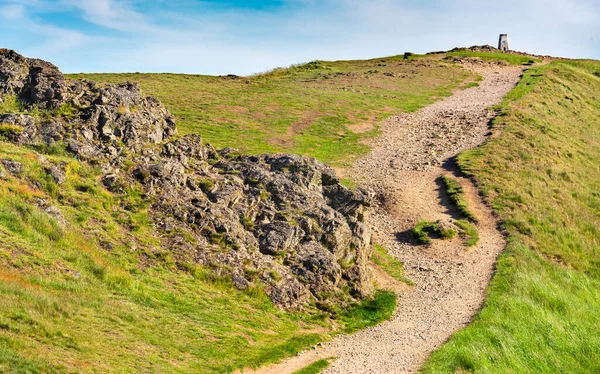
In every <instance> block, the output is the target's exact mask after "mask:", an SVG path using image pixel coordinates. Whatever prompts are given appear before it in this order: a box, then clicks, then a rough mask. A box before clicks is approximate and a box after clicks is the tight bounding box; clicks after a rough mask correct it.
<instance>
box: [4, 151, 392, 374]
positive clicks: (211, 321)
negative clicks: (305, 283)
mask: <svg viewBox="0 0 600 374" xmlns="http://www.w3.org/2000/svg"><path fill="white" fill-rule="evenodd" d="M44 151H48V153H46V154H45V155H44V157H46V158H47V159H48V160H49V161H50V162H52V163H54V164H62V165H65V171H66V176H67V181H66V182H65V183H64V184H62V185H60V186H58V185H56V183H55V182H54V180H53V179H52V178H51V177H50V176H48V175H47V174H46V172H45V171H44V167H43V166H42V164H41V163H40V160H39V158H38V155H37V154H36V153H35V152H33V151H32V150H31V149H28V148H25V147H20V146H16V145H14V144H11V143H8V142H2V141H0V159H11V160H15V161H18V162H21V163H22V164H23V174H22V175H21V176H19V177H18V178H17V177H12V176H9V175H8V174H7V173H6V172H4V173H2V174H3V175H5V179H0V300H2V302H0V371H2V372H11V373H12V372H24V373H25V372H33V373H35V372H40V373H88V372H97V371H102V372H107V373H110V372H133V371H143V372H169V373H190V372H203V373H230V372H232V371H234V370H235V369H239V368H244V367H257V366H260V365H264V364H267V363H270V362H275V361H278V360H281V359H283V358H285V357H289V356H291V355H294V354H295V353H296V352H298V351H300V350H303V349H306V348H308V347H310V346H313V345H315V344H316V343H318V342H320V341H323V340H326V339H328V336H329V335H332V334H335V333H336V332H335V331H333V330H330V331H329V333H327V332H326V331H327V329H331V326H332V325H333V326H335V328H336V331H337V333H339V332H352V331H356V330H357V329H361V328H365V327H367V326H370V325H373V324H376V323H379V322H381V321H383V320H384V319H386V318H389V316H390V315H391V314H392V312H393V310H394V307H395V305H396V303H395V296H393V295H390V294H387V293H385V292H377V293H376V294H375V295H374V298H366V299H364V300H363V301H361V302H360V303H357V304H355V305H353V306H351V307H349V308H348V309H345V310H344V309H339V307H338V308H335V313H334V314H332V315H329V314H326V313H324V312H323V311H321V310H319V309H317V308H316V307H315V306H313V305H309V306H308V307H307V309H306V310H304V311H302V312H296V313H291V312H282V311H280V310H278V309H277V308H276V307H275V306H274V305H273V304H272V303H271V302H270V300H269V299H268V298H267V297H266V296H265V294H264V292H263V290H261V289H250V290H248V291H247V292H240V291H237V290H235V289H234V287H233V286H232V284H231V281H230V280H229V279H228V278H223V277H219V276H217V275H216V274H214V273H212V271H211V270H210V269H206V268H203V267H201V266H197V265H194V264H188V263H179V262H178V260H177V259H176V258H175V257H174V256H173V254H172V253H170V252H169V251H168V250H166V249H163V248H162V247H161V242H160V240H159V239H158V238H157V237H156V236H155V235H154V229H153V226H152V223H151V219H150V217H149V215H148V213H147V207H148V205H149V202H148V201H147V200H145V199H144V197H143V196H144V195H143V193H142V190H141V188H140V187H139V186H135V185H134V186H130V187H128V188H127V193H126V194H123V195H113V194H110V193H108V192H107V191H105V190H104V189H103V188H102V186H101V185H100V183H99V179H100V176H101V171H100V170H99V169H97V168H95V167H93V166H90V165H88V164H85V163H83V162H80V161H78V160H76V159H75V158H73V157H71V156H69V155H68V154H65V153H64V152H63V151H64V149H63V148H61V147H60V146H59V147H57V148H56V149H54V148H48V149H44ZM1 167H2V166H0V168H1ZM34 181H35V183H33V182H34ZM39 198H42V199H45V200H46V201H48V202H49V203H50V204H52V205H55V206H57V207H59V209H60V211H61V212H62V214H63V215H64V218H65V219H66V221H67V222H68V224H67V225H66V226H63V225H62V224H60V223H58V221H57V220H55V219H54V218H52V217H50V216H49V215H48V214H46V213H45V212H44V211H43V210H41V209H40V208H38V207H37V206H36V205H35V201H36V200H37V199H39ZM246 223H247V225H246V227H247V229H252V227H251V223H250V222H246ZM217 239H218V238H215V240H217ZM316 329H318V330H320V331H324V333H323V334H316V333H314V331H315V330H316ZM107 347H110V349H107Z"/></svg>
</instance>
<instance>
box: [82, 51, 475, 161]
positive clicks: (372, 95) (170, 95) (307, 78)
mask: <svg viewBox="0 0 600 374" xmlns="http://www.w3.org/2000/svg"><path fill="white" fill-rule="evenodd" d="M386 74H387V75H386ZM71 77H73V78H87V79H92V80H96V81H100V82H110V83H119V82H123V81H125V80H131V81H136V82H140V83H141V85H142V88H143V89H144V91H145V92H146V93H147V94H150V95H154V96H156V97H158V98H159V99H160V100H162V101H163V102H164V103H165V105H166V106H167V108H169V110H170V111H171V112H172V113H173V114H174V115H175V116H176V119H177V125H178V128H179V131H180V133H182V134H187V133H199V134H201V135H202V136H203V137H204V139H205V140H206V141H207V142H209V143H211V144H213V145H215V146H217V147H219V148H221V147H236V148H239V149H240V150H241V151H243V152H248V153H263V152H279V151H282V152H292V153H300V154H305V155H310V156H313V157H316V158H318V159H319V160H321V161H324V162H328V163H332V164H334V165H336V166H344V165H349V164H350V163H351V162H352V161H353V160H354V159H355V158H356V157H357V156H359V155H361V154H364V153H365V152H366V151H368V148H367V147H366V146H365V145H364V144H363V143H362V140H363V139H365V138H369V137H372V136H374V135H376V134H377V121H378V120H380V119H382V118H385V117H387V116H390V115H392V114H396V113H398V112H400V111H415V110H417V109H419V108H421V107H423V106H425V105H427V104H429V103H431V102H433V101H434V100H435V99H439V98H442V97H444V96H448V95H449V94H450V93H451V90H452V89H453V88H455V87H457V86H459V85H461V84H465V85H466V84H469V83H471V82H472V81H473V79H474V77H472V76H471V75H470V74H469V73H468V72H466V71H465V70H463V69H460V68H456V67H453V66H451V65H449V64H446V63H442V62H439V61H434V60H431V59H411V60H408V61H405V60H403V59H402V57H401V56H395V57H387V58H381V59H374V60H366V61H338V62H326V61H315V62H311V63H308V64H304V65H299V66H295V67H292V68H290V69H275V70H274V71H271V72H268V73H265V74H260V75H256V76H252V77H245V78H230V77H214V76H201V75H178V74H77V75H72V76H71Z"/></svg>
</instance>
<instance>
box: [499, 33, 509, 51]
mask: <svg viewBox="0 0 600 374" xmlns="http://www.w3.org/2000/svg"><path fill="white" fill-rule="evenodd" d="M498 49H499V50H501V51H502V52H508V34H500V38H499V39H498Z"/></svg>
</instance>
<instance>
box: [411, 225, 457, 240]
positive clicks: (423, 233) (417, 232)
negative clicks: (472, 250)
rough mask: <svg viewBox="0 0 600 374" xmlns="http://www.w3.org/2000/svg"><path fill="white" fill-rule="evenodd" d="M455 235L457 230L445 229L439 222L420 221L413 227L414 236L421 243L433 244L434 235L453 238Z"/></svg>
mask: <svg viewBox="0 0 600 374" xmlns="http://www.w3.org/2000/svg"><path fill="white" fill-rule="evenodd" d="M455 236H456V231H455V230H453V229H445V228H443V227H442V226H441V225H440V224H439V223H437V222H430V221H420V222H419V223H417V225H416V226H415V228H414V229H413V237H414V238H415V240H416V241H417V243H419V244H431V238H432V237H439V238H443V239H452V238H454V237H455Z"/></svg>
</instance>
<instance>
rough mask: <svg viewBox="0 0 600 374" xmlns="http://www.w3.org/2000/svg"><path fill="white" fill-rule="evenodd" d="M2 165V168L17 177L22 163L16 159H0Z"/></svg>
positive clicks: (21, 168) (21, 169)
mask: <svg viewBox="0 0 600 374" xmlns="http://www.w3.org/2000/svg"><path fill="white" fill-rule="evenodd" d="M1 162H2V165H3V166H4V169H6V171H7V172H8V173H9V174H11V175H13V176H15V177H17V176H19V175H20V174H21V172H22V171H23V164H21V163H20V162H18V161H13V160H1Z"/></svg>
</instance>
